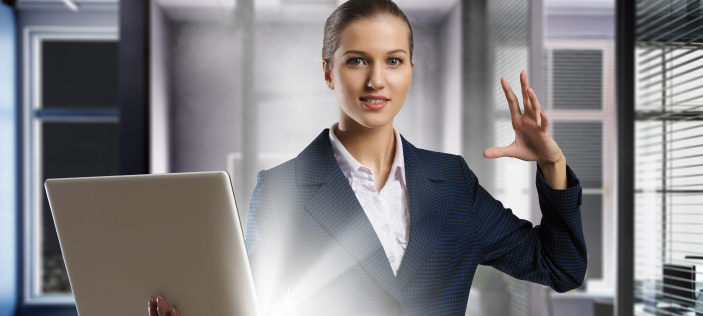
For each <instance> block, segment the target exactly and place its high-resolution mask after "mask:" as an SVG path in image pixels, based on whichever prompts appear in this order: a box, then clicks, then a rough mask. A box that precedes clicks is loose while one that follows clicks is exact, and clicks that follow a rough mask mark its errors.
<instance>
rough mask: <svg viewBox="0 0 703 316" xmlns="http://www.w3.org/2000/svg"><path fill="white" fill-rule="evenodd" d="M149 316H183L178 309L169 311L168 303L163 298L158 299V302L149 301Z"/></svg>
mask: <svg viewBox="0 0 703 316" xmlns="http://www.w3.org/2000/svg"><path fill="white" fill-rule="evenodd" d="M149 316H181V313H179V312H178V309H175V308H171V310H169V309H168V302H166V299H165V298H163V297H160V296H159V297H157V298H156V300H154V299H149Z"/></svg>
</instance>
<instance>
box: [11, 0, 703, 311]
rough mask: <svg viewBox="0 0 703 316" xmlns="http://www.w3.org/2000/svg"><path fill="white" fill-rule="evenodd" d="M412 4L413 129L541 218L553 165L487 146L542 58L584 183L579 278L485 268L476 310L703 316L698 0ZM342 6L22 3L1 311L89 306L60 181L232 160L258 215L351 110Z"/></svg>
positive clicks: (419, 0)
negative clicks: (282, 169)
mask: <svg viewBox="0 0 703 316" xmlns="http://www.w3.org/2000/svg"><path fill="white" fill-rule="evenodd" d="M396 2H397V3H398V4H399V6H400V7H401V8H402V9H403V10H404V11H405V12H406V14H407V15H408V18H409V19H410V22H411V24H412V27H413V32H414V35H415V38H414V40H415V53H414V62H415V68H414V71H413V81H412V85H411V88H410V91H409V93H408V98H407V101H406V104H405V106H404V108H403V110H402V111H401V112H400V114H399V115H398V116H397V118H396V120H395V121H394V125H395V127H396V128H397V129H398V131H399V132H400V133H401V134H403V136H404V137H405V138H407V139H408V140H409V141H410V142H412V143H413V144H414V145H416V146H417V147H420V148H426V149H430V150H436V151H443V152H448V153H453V154H461V155H463V156H464V158H465V159H466V160H467V162H468V163H469V166H470V167H471V168H472V169H473V170H474V171H475V172H476V173H477V175H478V177H479V179H480V180H481V183H482V185H483V186H484V187H486V188H487V190H488V191H489V192H490V193H491V194H492V195H494V196H495V197H496V198H497V199H499V200H500V201H502V202H503V204H504V205H505V206H506V207H508V208H511V209H512V210H513V212H514V213H515V214H517V215H518V216H519V217H521V218H524V219H527V220H530V221H532V222H533V223H535V224H537V223H538V222H539V220H540V216H541V214H540V210H539V204H538V201H537V198H536V197H537V195H536V190H535V188H534V181H535V178H534V177H535V172H536V166H535V164H534V163H528V162H523V161H518V160H515V159H509V158H500V159H496V160H487V159H485V158H483V157H482V152H483V150H484V149H486V148H489V147H492V146H504V145H507V144H509V143H510V142H511V141H512V140H513V132H512V128H511V124H510V117H509V111H508V108H507V104H506V101H505V99H504V96H503V95H502V90H501V88H500V85H499V79H500V77H503V76H504V77H506V78H507V79H508V81H509V82H510V84H511V85H512V86H513V87H514V88H515V87H519V81H518V74H519V73H520V71H522V70H527V72H528V75H529V78H530V83H531V86H532V87H533V88H534V89H535V91H536V93H537V95H538V97H539V98H540V100H541V103H542V104H543V109H544V110H545V111H546V112H547V114H548V115H549V117H550V121H551V128H550V130H551V131H550V132H551V133H552V135H553V137H554V138H555V140H556V141H557V143H558V144H559V145H560V147H561V148H562V150H563V151H564V153H565V155H566V157H567V162H568V164H569V165H570V166H571V167H572V168H573V170H574V171H575V173H576V174H577V176H578V177H579V179H580V180H581V184H582V187H583V198H582V209H581V211H582V219H583V229H584V234H585V237H586V243H587V247H588V253H589V266H588V271H587V276H586V281H585V282H584V284H583V286H582V287H581V288H579V289H577V290H574V291H571V292H568V293H556V292H554V291H552V290H551V289H548V288H546V287H543V286H541V285H535V284H531V283H527V282H524V281H519V280H515V279H513V278H511V277H509V276H506V275H504V274H502V273H500V272H498V271H497V270H494V269H492V268H490V267H480V268H479V270H478V272H477V274H476V277H475V280H474V283H473V287H472V290H471V295H470V297H469V300H468V302H467V311H466V315H475V316H480V315H486V316H490V315H516V316H518V315H534V316H562V315H578V316H582V315H583V316H586V315H588V316H590V315H613V314H617V315H621V316H622V315H696V312H695V311H696V310H698V311H700V313H699V314H698V315H701V314H703V297H701V294H700V293H701V290H703V280H702V279H703V277H702V273H701V270H702V269H703V266H702V264H703V211H702V210H701V207H702V206H703V181H702V180H703V163H701V161H703V160H701V159H703V123H701V120H703V111H702V109H701V108H702V107H703V105H702V104H701V102H702V101H703V93H701V91H703V90H701V89H702V88H703V50H701V48H703V15H702V10H703V4H701V1H700V0H628V1H615V0H490V1H489V0H471V1H469V0H466V1H459V0H432V1H430V0H398V1H396ZM340 3H341V2H340V1H339V0H121V1H118V0H63V1H62V0H19V1H8V0H5V1H4V3H3V4H2V5H1V6H0V315H76V309H75V305H74V302H73V299H72V296H71V288H70V284H69V282H68V277H67V275H66V270H65V267H64V264H63V260H62V256H61V250H60V247H59V244H58V239H57V236H56V232H55V230H54V226H53V221H52V218H51V213H50V210H49V208H48V203H47V200H46V196H45V192H44V190H43V182H44V180H45V179H47V178H62V177H83V176H103V175H118V174H139V173H164V172H192V171H211V170H226V171H228V172H229V173H230V174H231V175H232V178H233V180H234V181H233V186H234V190H235V195H236V197H237V202H238V206H239V209H240V212H241V216H242V221H243V222H244V223H246V216H247V211H248V210H247V209H248V204H249V199H250V196H251V192H252V191H253V188H254V185H255V181H256V173H257V172H258V171H259V170H262V169H268V168H271V167H273V166H276V165H277V164H279V163H282V162H284V161H286V160H288V159H291V158H294V157H295V156H296V155H297V153H299V152H300V151H301V150H302V149H303V148H305V146H306V145H307V144H308V143H309V142H310V141H312V139H314V137H315V136H317V134H318V133H320V132H321V131H322V129H324V128H327V127H330V126H331V125H332V123H334V122H336V121H337V119H338V107H337V103H336V98H335V95H334V92H333V91H330V90H328V89H327V87H326V85H325V83H324V80H323V76H322V71H321V70H322V68H321V57H320V49H321V45H322V32H323V26H324V23H325V19H326V18H327V16H329V14H330V13H331V12H332V11H333V10H334V8H336V6H337V5H339V4H340ZM516 94H518V98H519V99H521V96H520V91H519V89H517V91H516ZM145 312H146V311H145Z"/></svg>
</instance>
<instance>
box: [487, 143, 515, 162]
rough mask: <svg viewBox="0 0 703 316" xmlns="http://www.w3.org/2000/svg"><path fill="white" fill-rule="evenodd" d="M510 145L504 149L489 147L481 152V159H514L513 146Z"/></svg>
mask: <svg viewBox="0 0 703 316" xmlns="http://www.w3.org/2000/svg"><path fill="white" fill-rule="evenodd" d="M513 145H514V143H513V144H510V145H508V146H505V147H491V148H488V149H486V150H484V151H483V157H486V158H500V157H513V158H515V157H516V155H515V146H513Z"/></svg>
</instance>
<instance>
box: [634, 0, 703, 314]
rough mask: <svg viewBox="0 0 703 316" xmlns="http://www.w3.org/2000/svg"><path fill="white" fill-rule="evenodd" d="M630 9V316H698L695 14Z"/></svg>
mask: <svg viewBox="0 0 703 316" xmlns="http://www.w3.org/2000/svg"><path fill="white" fill-rule="evenodd" d="M636 6H637V12H636V18H635V39H636V40H635V50H636V51H635V56H636V57H635V58H636V60H635V71H636V74H635V87H636V95H635V120H636V122H635V289H634V290H635V299H636V301H635V314H636V315H684V314H691V315H703V302H702V300H703V298H701V295H700V293H701V290H702V289H703V260H701V259H703V19H702V15H701V12H702V10H703V7H702V5H701V1H700V0H638V1H637V4H636Z"/></svg>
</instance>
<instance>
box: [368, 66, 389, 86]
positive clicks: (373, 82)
mask: <svg viewBox="0 0 703 316" xmlns="http://www.w3.org/2000/svg"><path fill="white" fill-rule="evenodd" d="M384 75H385V74H384V72H383V66H382V65H378V64H375V65H374V66H373V67H371V73H370V75H369V80H368V82H367V83H366V87H368V88H371V89H373V90H380V89H383V88H384V87H385V86H386V80H385V78H384Z"/></svg>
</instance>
